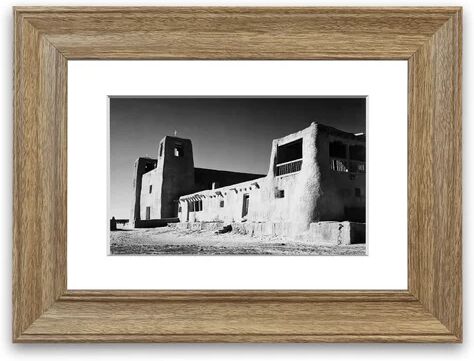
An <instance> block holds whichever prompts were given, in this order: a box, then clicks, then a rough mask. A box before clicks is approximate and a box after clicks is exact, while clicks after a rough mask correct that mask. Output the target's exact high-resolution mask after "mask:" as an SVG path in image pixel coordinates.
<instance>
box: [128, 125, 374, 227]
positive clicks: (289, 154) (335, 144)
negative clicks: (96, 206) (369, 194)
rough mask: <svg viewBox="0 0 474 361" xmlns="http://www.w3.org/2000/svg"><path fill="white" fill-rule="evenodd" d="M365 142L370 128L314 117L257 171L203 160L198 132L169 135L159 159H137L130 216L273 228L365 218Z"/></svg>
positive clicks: (141, 223)
mask: <svg viewBox="0 0 474 361" xmlns="http://www.w3.org/2000/svg"><path fill="white" fill-rule="evenodd" d="M365 142H366V140H365V135H363V134H352V133H347V132H343V131H341V130H338V129H335V128H332V127H329V126H326V125H323V124H318V123H311V125H310V126H309V127H307V128H305V129H303V130H301V131H299V132H296V133H293V134H290V135H287V136H285V137H283V138H279V139H275V140H273V142H272V149H271V156H270V162H269V167H268V172H267V174H251V173H238V172H229V171H222V170H212V169H205V168H196V167H194V161H193V149H192V143H191V140H189V139H183V138H178V137H172V136H166V137H164V138H163V139H162V140H161V141H160V143H159V146H158V157H157V159H152V158H138V159H137V160H136V161H135V164H134V174H133V201H132V207H131V216H130V223H131V225H132V226H134V227H147V226H153V224H154V221H155V223H156V221H159V220H161V221H166V220H169V221H177V220H178V219H179V222H180V223H185V224H193V223H206V222H217V223H221V224H224V225H226V224H234V225H238V224H246V226H248V225H249V224H252V225H255V226H256V225H259V226H260V227H261V228H262V229H267V230H268V232H269V233H299V232H303V231H305V230H307V229H308V228H309V227H310V224H311V223H314V222H321V221H339V222H341V221H349V222H362V223H363V222H365V189H366V187H365V185H366V179H365V178H366V177H365V171H366V164H365ZM276 230H277V231H276Z"/></svg>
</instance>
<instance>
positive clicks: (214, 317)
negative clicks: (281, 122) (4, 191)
mask: <svg viewBox="0 0 474 361" xmlns="http://www.w3.org/2000/svg"><path fill="white" fill-rule="evenodd" d="M461 17H462V13H461V9H460V8H449V7H448V8H178V7H177V8H173V7H171V8H170V7H168V8H166V7H158V8H156V7H152V8H113V7H112V8H107V7H101V8H96V7H77V8H68V7H65V8H60V7H58V8H55V7H19V8H15V9H14V19H15V24H14V26H15V39H14V46H15V50H14V62H15V66H14V92H15V96H14V99H15V100H14V197H13V200H14V209H13V211H14V232H13V233H14V239H13V242H14V247H13V311H14V315H13V340H14V342H86V341H92V342H370V341H375V342H461V340H462V311H461V310H462V296H461V291H462V283H461V250H462V247H461V44H462V41H461V33H462V30H461ZM69 59H305V60H308V59H406V60H408V62H409V92H408V94H409V95H408V96H409V114H408V127H409V129H408V134H409V135H408V138H409V139H408V144H409V145H408V147H409V148H408V154H409V159H408V168H409V169H408V174H409V176H408V180H407V181H408V214H409V219H408V225H409V226H408V230H407V231H408V242H409V245H408V249H409V259H408V264H409V270H408V274H409V280H408V284H409V287H408V291H384V292H374V291H362V292H360V291H343V292H337V291H335V292H330V291H322V292H320V291H278V290H275V291H179V292H178V291H133V292H129V291H69V290H68V289H67V285H66V273H67V272H66V243H67V233H66V220H67V214H66V202H67V182H66V179H67V178H66V177H67V156H66V155H67V142H66V140H67V136H66V135H67V116H66V115H67V112H66V109H67V104H66V99H67V97H66V84H67V61H68V60H69ZM98 241H100V240H98ZM374 242H376V240H374Z"/></svg>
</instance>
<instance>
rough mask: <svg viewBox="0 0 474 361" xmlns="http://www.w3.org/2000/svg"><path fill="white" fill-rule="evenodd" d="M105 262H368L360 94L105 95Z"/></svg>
mask: <svg viewBox="0 0 474 361" xmlns="http://www.w3.org/2000/svg"><path fill="white" fill-rule="evenodd" d="M109 104H110V108H109V130H110V133H109V144H110V149H109V155H110V158H109V165H110V169H109V209H108V214H109V221H110V224H109V225H107V227H108V229H109V233H108V234H109V239H108V240H107V241H108V254H109V255H112V256H114V255H205V256H213V255H216V256H217V255H277V256H365V255H366V254H367V249H366V245H367V242H366V171H367V166H366V98H365V97H294V96H292V97H219V96H215V97H210V96H209V97H207V96H206V97H197V96H196V97H193V96H186V97H171V96H167V97H158V96H157V97H126V96H123V97H110V98H109Z"/></svg>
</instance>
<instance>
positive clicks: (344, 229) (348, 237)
mask: <svg viewBox="0 0 474 361" xmlns="http://www.w3.org/2000/svg"><path fill="white" fill-rule="evenodd" d="M308 235H309V240H310V241H312V242H314V243H317V244H321V245H328V246H337V245H347V244H355V243H365V223H356V222H315V223H311V224H310V226H309V232H308Z"/></svg>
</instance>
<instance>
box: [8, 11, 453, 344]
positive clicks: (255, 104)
mask: <svg viewBox="0 0 474 361" xmlns="http://www.w3.org/2000/svg"><path fill="white" fill-rule="evenodd" d="M461 15H462V13H461V9H460V8H238V7H237V8H200V7H190V8H179V7H169V8H166V7H151V8H146V7H145V8H113V7H71V8H67V7H66V8H58V7H46V8H44V7H43V8H42V7H29V8H22V7H20V8H16V9H15V104H14V108H15V113H14V114H15V130H14V155H15V159H14V165H15V169H14V177H15V181H14V218H15V222H14V255H13V258H14V280H13V283H14V284H13V290H14V294H13V302H14V318H13V328H14V341H15V342H85V341H90V342H461V341H462V312H461V308H462V297H461V294H462V286H461Z"/></svg>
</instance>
